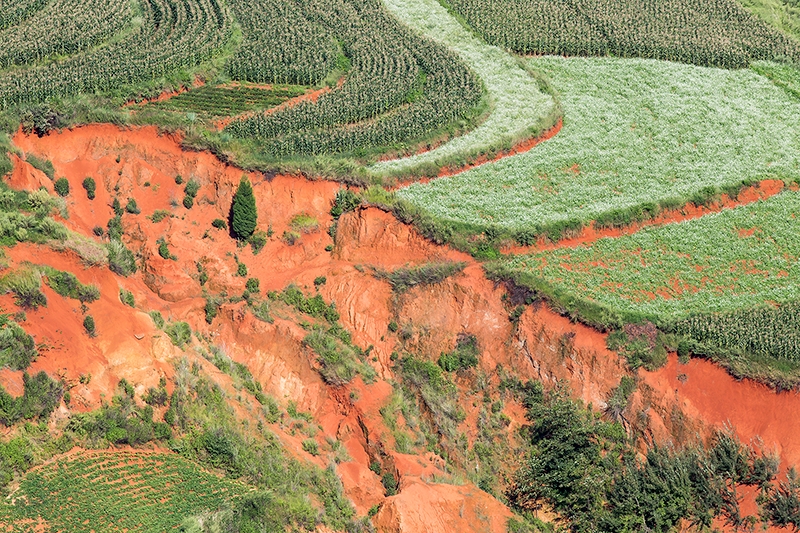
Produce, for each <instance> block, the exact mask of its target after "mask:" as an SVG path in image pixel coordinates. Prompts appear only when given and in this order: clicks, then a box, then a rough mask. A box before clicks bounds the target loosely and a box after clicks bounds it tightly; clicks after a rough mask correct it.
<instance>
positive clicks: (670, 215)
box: [501, 180, 784, 254]
mask: <svg viewBox="0 0 800 533" xmlns="http://www.w3.org/2000/svg"><path fill="white" fill-rule="evenodd" d="M783 188H784V183H783V181H781V180H763V181H761V182H759V183H758V184H756V185H754V186H752V187H747V188H745V189H744V190H743V191H742V192H741V193H740V194H739V197H738V198H737V199H735V200H734V199H731V198H729V197H728V196H727V195H725V194H723V195H722V198H721V199H720V200H719V201H718V202H714V203H712V204H710V205H708V206H696V205H694V204H687V205H685V206H683V207H682V208H680V209H676V210H671V211H662V212H661V213H659V214H658V215H657V216H656V217H654V218H651V219H649V220H645V221H642V222H636V223H634V224H630V225H628V226H625V227H622V228H596V227H595V226H594V223H593V224H591V225H589V226H585V227H583V228H582V229H581V231H580V233H579V234H578V235H577V236H574V237H569V238H566V239H562V240H560V241H558V242H555V243H553V242H551V241H549V240H548V239H547V238H546V237H541V238H540V239H539V241H538V242H537V243H536V244H534V245H532V246H507V247H505V248H503V249H502V250H501V251H502V253H504V254H525V253H532V252H537V251H542V250H555V249H560V248H574V247H576V246H581V245H584V244H590V243H592V242H594V241H597V240H599V239H602V238H605V237H619V236H621V235H630V234H632V233H636V232H637V231H639V230H641V229H642V228H646V227H650V226H662V225H664V224H672V223H675V222H683V221H685V220H692V219H695V218H700V217H702V216H704V215H708V214H710V213H719V212H720V211H722V210H723V209H731V208H734V207H739V206H743V205H747V204H751V203H753V202H757V201H758V200H765V199H767V198H770V197H772V196H775V195H776V194H778V193H779V192H781V191H782V190H783ZM748 235H749V234H748Z"/></svg>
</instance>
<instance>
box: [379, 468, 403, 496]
mask: <svg viewBox="0 0 800 533" xmlns="http://www.w3.org/2000/svg"><path fill="white" fill-rule="evenodd" d="M381 483H383V488H385V489H386V495H387V496H394V495H395V494H397V489H398V486H399V485H398V483H397V478H396V477H394V474H393V473H391V472H386V473H384V474H383V476H382V477H381Z"/></svg>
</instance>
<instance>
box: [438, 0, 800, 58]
mask: <svg viewBox="0 0 800 533" xmlns="http://www.w3.org/2000/svg"><path fill="white" fill-rule="evenodd" d="M448 1H449V3H450V5H452V6H453V8H454V9H455V10H456V11H457V12H458V13H459V14H461V15H463V16H464V17H465V18H466V19H467V20H468V21H469V23H470V24H471V25H472V26H474V27H475V28H476V29H477V30H478V31H479V32H480V33H481V34H482V35H483V36H484V37H485V38H486V39H487V40H488V41H489V42H490V43H493V44H497V45H499V46H503V47H504V48H508V49H511V50H514V51H515V52H518V53H521V54H532V53H544V54H564V55H607V54H610V55H615V56H618V57H648V58H655V59H666V60H670V61H681V62H684V63H693V64H697V65H707V66H720V67H726V68H740V67H746V66H747V65H748V63H749V62H750V61H752V60H754V59H776V58H778V57H790V58H794V59H797V58H798V57H800V46H798V43H797V42H796V41H794V40H793V39H790V38H788V37H787V36H786V35H785V34H783V33H781V32H780V31H778V30H776V29H775V28H774V27H772V26H770V25H769V24H766V23H765V22H763V21H762V20H760V19H759V18H758V17H756V16H754V15H752V14H750V13H749V12H748V11H747V10H746V9H744V8H743V7H742V6H741V5H740V4H738V3H737V2H736V1H735V0H666V1H665V0H633V1H628V2H619V1H618V0H566V1H564V0H448Z"/></svg>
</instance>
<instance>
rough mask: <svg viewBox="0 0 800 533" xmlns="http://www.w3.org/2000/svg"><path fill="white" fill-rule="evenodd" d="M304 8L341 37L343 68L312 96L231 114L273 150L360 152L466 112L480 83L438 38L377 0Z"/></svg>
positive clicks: (318, 2)
mask: <svg viewBox="0 0 800 533" xmlns="http://www.w3.org/2000/svg"><path fill="white" fill-rule="evenodd" d="M304 15H305V16H306V17H307V19H308V20H310V21H313V22H314V23H315V24H319V25H321V26H324V27H326V28H328V29H329V32H330V34H331V35H335V36H336V38H337V39H338V40H339V42H340V43H341V47H342V50H343V53H344V56H346V58H347V59H346V62H347V63H349V65H347V66H348V67H349V68H348V70H347V75H346V77H345V80H344V82H343V83H342V84H341V86H339V87H337V88H335V89H334V90H332V91H330V92H328V93H327V94H324V95H322V96H321V97H320V98H319V100H318V101H317V102H311V101H307V102H303V103H300V104H298V105H296V106H293V107H291V108H284V109H280V110H278V111H276V112H274V113H271V114H266V115H259V116H255V117H250V118H247V119H244V120H239V121H234V122H233V123H231V124H230V125H229V126H228V127H227V128H226V131H227V132H228V133H230V134H232V135H233V136H234V137H239V138H251V137H255V138H257V139H258V140H259V142H260V144H261V145H262V147H263V150H264V151H265V152H266V153H267V154H269V155H271V156H273V157H276V158H277V157H282V156H292V155H319V154H325V153H342V152H358V151H360V150H368V149H370V148H373V147H377V146H385V145H391V144H394V143H398V142H401V141H404V140H406V139H413V138H419V137H422V136H424V135H425V134H426V133H428V132H430V131H431V130H434V129H436V128H440V127H443V126H445V125H447V124H448V123H450V122H452V121H454V120H456V119H458V118H461V117H463V116H465V115H466V114H467V113H468V112H469V111H470V110H471V109H472V108H473V107H474V106H476V105H477V104H478V102H479V101H480V99H481V96H482V90H481V85H480V82H479V81H478V79H477V78H476V77H475V76H474V75H473V74H472V73H471V72H470V71H469V69H468V68H467V67H466V66H465V65H464V64H463V63H462V62H461V61H460V60H459V59H458V58H457V56H455V54H454V53H453V52H450V51H448V50H447V49H446V48H444V47H443V46H441V45H439V44H436V43H434V42H432V41H430V40H427V39H423V38H420V37H418V36H416V35H414V34H413V33H412V32H411V31H409V30H408V29H407V28H405V27H403V26H401V25H400V24H398V23H397V22H396V21H395V19H393V18H392V17H391V16H390V15H389V14H388V12H387V11H386V10H385V8H384V7H383V5H382V4H381V2H380V1H379V0H339V1H337V2H335V3H334V5H333V6H332V5H331V2H323V1H322V0H310V1H308V2H305V3H304Z"/></svg>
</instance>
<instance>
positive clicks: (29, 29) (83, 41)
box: [0, 0, 132, 69]
mask: <svg viewBox="0 0 800 533" xmlns="http://www.w3.org/2000/svg"><path fill="white" fill-rule="evenodd" d="M131 16H132V14H131V5H130V3H129V2H109V1H108V0H84V1H79V0H56V1H54V2H50V3H49V4H47V6H45V8H44V9H43V10H42V11H40V12H39V13H37V14H36V16H35V17H33V18H30V19H28V20H26V21H25V22H23V23H22V24H19V25H16V26H12V27H10V28H6V29H5V30H3V31H0V43H3V46H2V48H0V69H4V68H8V67H10V66H12V65H28V64H31V63H38V62H40V61H43V60H45V59H49V58H52V57H54V56H65V55H71V54H75V53H78V52H82V51H84V50H86V49H88V48H90V47H92V46H95V45H97V44H99V43H101V42H103V41H104V40H106V39H108V38H109V37H111V36H113V35H116V34H117V33H119V32H120V31H122V30H123V29H124V28H125V26H126V25H129V24H130V21H131Z"/></svg>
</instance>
